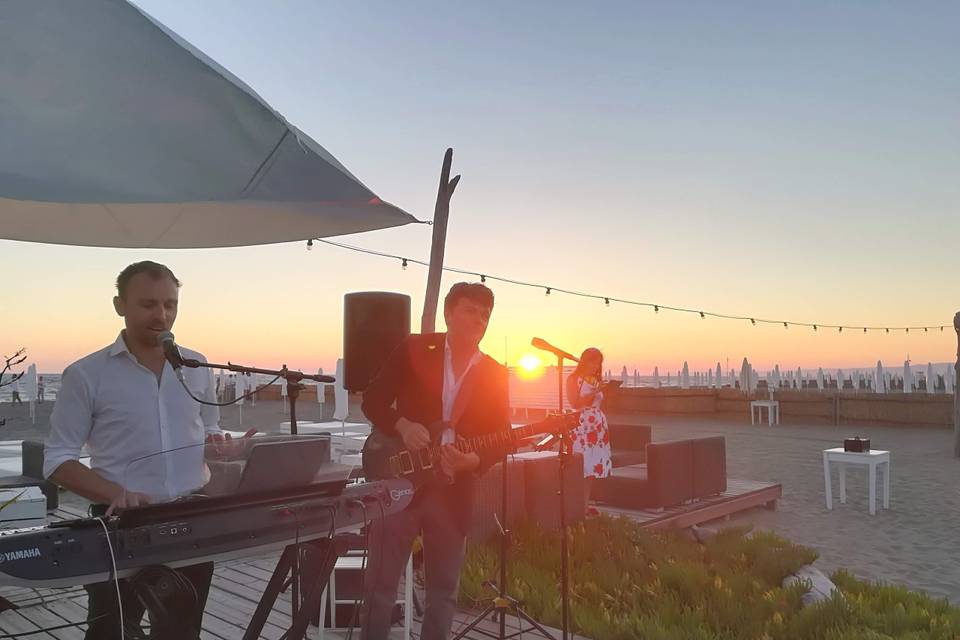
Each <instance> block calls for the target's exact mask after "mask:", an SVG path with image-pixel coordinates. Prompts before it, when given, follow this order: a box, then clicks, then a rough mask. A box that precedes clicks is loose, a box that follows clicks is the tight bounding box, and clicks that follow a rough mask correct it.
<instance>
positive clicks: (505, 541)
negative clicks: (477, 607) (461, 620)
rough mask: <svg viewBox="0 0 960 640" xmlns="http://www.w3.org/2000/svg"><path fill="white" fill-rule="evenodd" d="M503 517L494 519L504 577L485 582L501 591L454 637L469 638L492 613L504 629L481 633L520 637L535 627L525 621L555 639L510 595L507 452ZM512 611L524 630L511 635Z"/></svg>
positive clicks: (503, 464) (503, 466) (502, 481)
mask: <svg viewBox="0 0 960 640" xmlns="http://www.w3.org/2000/svg"><path fill="white" fill-rule="evenodd" d="M500 464H501V469H500V473H501V476H500V518H502V519H503V520H502V522H501V520H500V518H497V514H493V518H494V520H495V521H496V523H497V528H498V529H499V530H500V576H499V584H497V585H494V584H493V583H492V581H488V582H485V583H484V585H486V586H488V587H491V588H493V589H495V591H496V592H497V594H496V596H494V598H493V599H492V600H491V601H490V604H488V605H487V607H486V608H485V609H484V610H483V611H481V612H480V613H479V614H477V617H476V618H474V619H473V621H472V622H470V624H468V625H467V626H466V627H465V628H464V629H463V630H462V631H461V632H460V633H458V634H457V635H456V636H454V640H460V639H461V638H465V637H466V636H467V634H468V633H470V632H471V631H473V630H474V629H475V628H476V627H477V625H479V624H480V623H481V622H482V621H483V620H485V619H486V618H487V617H488V616H491V615H492V616H494V620H498V621H499V623H500V629H499V634H498V635H493V634H492V633H490V632H489V631H485V630H482V629H480V630H478V632H480V633H482V634H484V635H486V636H488V637H491V638H499V640H506V639H507V638H513V637H516V636H522V635H523V634H524V633H526V632H529V631H530V630H531V629H530V628H528V629H524V628H523V624H524V622H526V623H527V624H529V625H530V627H531V628H532V629H536V630H537V631H539V632H540V633H541V634H543V637H545V638H549V639H550V640H553V636H552V635H550V632H548V631H547V630H546V629H544V628H543V626H542V625H541V624H540V623H539V622H537V621H536V620H534V619H533V618H531V617H530V616H529V615H527V612H526V611H524V610H523V608H522V607H521V603H520V601H518V600H517V599H516V598H513V597H511V596H510V595H508V594H507V552H508V550H509V548H510V545H511V542H512V541H511V535H512V534H511V531H510V529H509V528H507V455H506V454H505V455H504V456H503V461H502V462H501V463H500ZM508 613H512V614H513V615H514V616H516V617H517V621H518V623H519V625H520V629H519V630H517V631H514V632H513V633H511V634H509V635H507V614H508Z"/></svg>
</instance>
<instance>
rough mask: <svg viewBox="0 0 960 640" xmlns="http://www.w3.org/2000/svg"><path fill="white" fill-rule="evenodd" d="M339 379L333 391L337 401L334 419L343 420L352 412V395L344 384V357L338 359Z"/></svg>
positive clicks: (337, 376)
mask: <svg viewBox="0 0 960 640" xmlns="http://www.w3.org/2000/svg"><path fill="white" fill-rule="evenodd" d="M336 378H337V381H336V382H335V383H334V386H333V392H334V398H335V399H336V403H335V404H334V412H333V419H334V420H340V421H341V422H343V421H345V420H346V419H347V415H349V413H350V396H349V395H348V394H347V390H346V388H345V387H344V386H343V358H338V359H337V375H336Z"/></svg>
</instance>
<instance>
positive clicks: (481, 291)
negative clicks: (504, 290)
mask: <svg viewBox="0 0 960 640" xmlns="http://www.w3.org/2000/svg"><path fill="white" fill-rule="evenodd" d="M463 298H466V299H467V300H471V301H473V302H476V303H477V304H480V305H483V306H485V307H487V308H488V309H491V310H492V309H493V291H491V290H490V288H489V287H487V286H486V285H484V284H480V283H479V282H458V283H457V284H455V285H453V286H452V287H450V291H448V292H447V297H445V298H444V299H443V312H444V313H446V312H448V311H450V310H451V309H453V308H454V307H455V306H457V303H458V302H460V300H462V299H463Z"/></svg>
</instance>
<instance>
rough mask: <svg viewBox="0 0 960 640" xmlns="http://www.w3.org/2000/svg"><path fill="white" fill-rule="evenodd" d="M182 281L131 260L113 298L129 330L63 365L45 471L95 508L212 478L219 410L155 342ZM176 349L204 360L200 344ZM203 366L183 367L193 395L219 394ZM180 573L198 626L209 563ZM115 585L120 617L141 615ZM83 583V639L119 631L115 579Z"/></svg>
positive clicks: (173, 311)
mask: <svg viewBox="0 0 960 640" xmlns="http://www.w3.org/2000/svg"><path fill="white" fill-rule="evenodd" d="M179 287H180V282H179V280H177V278H176V276H175V275H174V274H173V272H172V271H171V270H170V269H169V268H167V267H166V266H164V265H162V264H158V263H155V262H149V261H144V262H137V263H134V264H132V265H130V266H128V267H127V268H126V269H124V270H123V271H122V272H121V273H120V275H119V276H118V277H117V296H116V297H115V298H114V299H113V305H114V308H115V310H116V312H117V314H118V315H120V316H121V317H123V319H124V325H125V328H124V329H123V330H122V331H121V332H120V335H119V336H117V339H116V341H114V343H113V344H112V345H110V346H108V347H105V348H104V349H101V350H99V351H97V352H95V353H92V354H90V355H88V356H86V357H85V358H82V359H80V360H78V361H77V362H75V363H73V364H71V365H70V366H69V367H67V368H66V370H65V371H64V372H63V376H62V378H61V383H60V393H59V395H58V397H57V402H56V405H55V407H54V410H53V413H52V414H51V416H50V434H49V436H48V437H47V441H46V445H45V451H44V469H43V472H44V475H45V476H47V477H48V478H49V479H50V480H52V481H53V482H55V483H57V484H58V485H60V486H62V487H64V488H66V489H68V490H69V491H72V492H74V493H76V494H78V495H80V496H82V497H84V498H87V499H88V500H90V501H91V502H92V503H94V504H93V507H92V509H93V513H94V515H102V514H104V513H106V514H107V515H109V514H110V513H112V512H114V511H115V510H120V509H125V508H130V507H136V506H140V505H144V504H148V503H151V502H159V501H165V500H169V499H172V498H175V497H177V496H180V495H184V494H187V493H189V492H190V491H192V490H195V489H199V488H200V487H202V486H203V485H204V484H206V482H207V481H208V480H209V471H208V469H207V467H206V466H205V465H204V463H203V446H202V445H203V443H204V442H205V441H214V440H216V441H220V440H222V439H223V435H222V432H221V431H220V427H219V426H218V422H219V419H220V411H219V409H218V408H217V407H215V406H208V405H201V404H199V403H197V402H196V401H194V400H193V399H191V398H190V397H189V396H188V395H187V393H186V391H185V390H184V389H183V387H182V385H181V384H180V381H179V380H177V378H176V376H175V375H174V371H173V369H172V367H171V366H170V364H169V363H168V362H167V361H166V359H165V358H164V354H163V349H162V348H161V347H160V345H159V344H158V342H157V336H158V335H159V334H160V333H161V332H163V331H169V330H170V329H171V328H172V327H173V323H174V321H175V320H176V317H177V302H178V289H179ZM182 352H183V354H184V356H185V357H187V358H194V359H197V360H201V361H205V359H204V357H203V356H202V355H201V354H199V353H197V352H194V351H190V350H187V349H182ZM209 371H210V370H209V369H203V368H201V369H186V368H185V369H183V373H184V377H185V382H186V385H187V386H188V387H189V388H190V390H191V392H192V393H193V395H194V396H196V397H197V398H201V399H203V400H206V401H209V402H215V401H216V395H215V392H214V386H213V376H212V375H211V374H210V373H209ZM84 445H86V447H87V449H88V451H89V453H90V468H89V469H88V468H87V467H86V466H84V465H83V464H81V463H80V462H79V457H80V450H81V448H82V447H83V446H84ZM190 445H197V446H196V447H195V448H194V449H188V450H186V451H187V453H179V454H172V455H162V454H161V452H163V451H170V450H172V449H176V448H178V447H189V446H190ZM157 454H160V455H157ZM178 571H180V573H181V574H183V575H184V577H186V578H187V579H188V580H189V581H190V582H191V583H192V584H193V586H194V588H195V589H196V594H197V605H198V608H197V611H196V615H195V616H194V617H195V619H194V620H192V621H191V624H192V625H193V626H194V627H195V629H196V630H197V632H198V633H199V630H200V622H201V620H202V616H203V608H204V606H205V604H206V598H207V592H208V590H209V587H210V579H211V577H212V575H213V563H210V562H207V563H202V564H198V565H192V566H189V567H183V568H181V569H178ZM120 583H121V586H120V590H121V599H122V601H123V611H124V619H125V621H131V622H128V624H129V623H134V624H135V623H139V620H140V618H141V617H142V616H143V611H144V608H143V605H142V604H141V603H140V602H139V601H138V600H137V598H136V597H135V596H134V594H133V593H132V589H131V587H130V585H129V584H127V583H126V581H122V580H121V581H120ZM86 590H87V593H88V594H89V606H88V613H87V619H88V620H89V621H90V623H89V625H88V629H87V633H86V638H87V639H88V640H93V639H94V638H95V639H97V640H109V639H111V638H120V637H121V634H120V619H119V615H118V614H117V601H116V588H115V585H114V583H113V582H112V581H111V582H105V583H99V584H94V585H87V586H86ZM134 628H136V629H139V627H138V626H137V627H134Z"/></svg>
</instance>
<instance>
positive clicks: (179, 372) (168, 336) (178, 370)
mask: <svg viewBox="0 0 960 640" xmlns="http://www.w3.org/2000/svg"><path fill="white" fill-rule="evenodd" d="M157 343H158V344H159V345H160V346H161V347H162V348H163V356H164V357H165V358H166V359H167V362H169V363H170V366H171V367H173V372H174V373H175V374H176V376H177V380H179V381H180V382H183V356H182V355H180V349H179V348H178V347H177V343H176V342H174V339H173V333H171V332H170V331H164V332H162V333H161V334H160V335H158V336H157Z"/></svg>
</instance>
